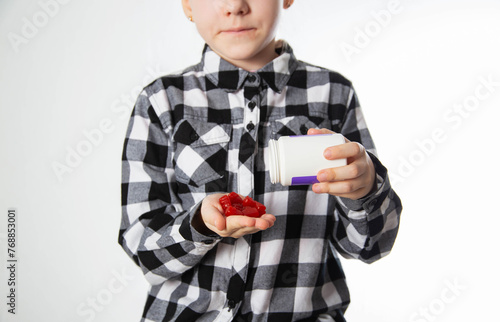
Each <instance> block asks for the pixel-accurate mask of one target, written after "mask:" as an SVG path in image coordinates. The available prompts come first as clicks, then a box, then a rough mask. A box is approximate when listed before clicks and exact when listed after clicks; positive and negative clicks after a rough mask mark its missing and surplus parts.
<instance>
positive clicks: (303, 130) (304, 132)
mask: <svg viewBox="0 0 500 322" xmlns="http://www.w3.org/2000/svg"><path fill="white" fill-rule="evenodd" d="M308 130H309V129H308V128H307V126H305V125H302V126H301V127H300V133H302V134H303V135H306V134H307V131H308Z"/></svg>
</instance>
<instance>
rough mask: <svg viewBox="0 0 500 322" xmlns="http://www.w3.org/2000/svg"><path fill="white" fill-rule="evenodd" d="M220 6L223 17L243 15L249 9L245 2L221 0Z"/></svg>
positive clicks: (242, 0)
mask: <svg viewBox="0 0 500 322" xmlns="http://www.w3.org/2000/svg"><path fill="white" fill-rule="evenodd" d="M220 4H221V9H222V10H223V13H224V15H225V16H230V15H236V16H238V15H245V14H247V13H248V11H249V9H250V8H249V7H248V3H247V1H245V0H221V1H220Z"/></svg>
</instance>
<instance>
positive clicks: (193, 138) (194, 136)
mask: <svg viewBox="0 0 500 322" xmlns="http://www.w3.org/2000/svg"><path fill="white" fill-rule="evenodd" d="M190 138H191V141H193V142H194V141H196V140H198V139H199V138H200V136H199V135H198V133H196V132H193V133H191V136H190Z"/></svg>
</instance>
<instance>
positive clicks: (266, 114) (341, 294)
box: [119, 42, 402, 321]
mask: <svg viewBox="0 0 500 322" xmlns="http://www.w3.org/2000/svg"><path fill="white" fill-rule="evenodd" d="M280 44H281V46H280V48H279V49H277V51H278V50H279V53H280V55H279V57H277V58H276V59H275V60H273V61H272V62H270V63H269V64H267V65H266V66H264V67H263V68H262V69H260V70H258V71H256V72H248V71H245V70H242V69H239V68H237V67H235V66H233V65H231V64H229V63H228V62H227V61H224V60H223V59H221V58H220V57H219V56H218V55H217V54H215V53H214V52H213V51H211V50H210V48H209V47H207V46H206V47H205V50H204V52H203V57H202V61H201V62H200V63H199V64H197V65H195V66H192V67H190V68H188V69H186V70H184V71H183V72H181V73H179V74H174V75H169V76H165V77H161V78H159V79H157V80H156V81H155V82H153V83H152V84H150V85H148V86H147V87H146V88H145V89H144V90H143V92H142V93H141V94H140V96H139V98H138V100H137V103H136V106H135V108H134V110H133V112H132V116H131V119H130V124H129V127H128V130H127V136H126V139H125V145H124V151H123V183H122V208H123V217H122V223H121V229H120V237H119V242H120V244H121V245H122V246H123V248H124V249H125V251H126V252H127V253H128V254H129V255H130V256H131V257H132V258H133V260H134V261H135V262H136V263H137V264H138V265H139V266H140V267H141V268H142V271H143V272H144V275H145V277H146V279H147V280H148V281H149V282H150V283H151V289H150V292H149V296H148V299H147V301H146V305H145V309H144V314H143V319H142V321H195V320H197V321H231V320H234V321H299V320H300V321H344V318H343V313H344V312H345V310H346V308H347V305H348V303H349V292H348V289H347V285H346V281H345V276H344V273H343V270H342V268H341V265H340V262H339V258H338V257H337V252H339V253H340V254H342V255H343V256H345V257H348V258H356V259H360V260H362V261H365V262H373V261H375V260H377V259H379V258H381V257H383V256H384V255H386V254H388V253H389V251H390V250H391V248H392V245H393V243H394V240H395V238H396V234H397V230H398V226H399V216H400V213H401V209H402V206H401V203H400V200H399V198H398V196H397V195H396V194H395V193H394V191H393V190H392V188H391V185H390V183H389V180H388V177H387V171H386V169H385V168H384V167H383V166H382V164H381V163H380V162H379V161H378V160H377V158H376V157H375V149H374V144H373V142H372V140H371V137H370V134H369V132H368V129H367V128H366V124H365V121H364V118H363V115H362V112H361V109H360V107H359V105H358V101H357V98H356V95H355V92H354V90H353V87H352V85H351V83H350V82H349V81H348V80H346V79H345V78H344V77H342V76H341V75H339V74H338V73H335V72H332V71H329V70H326V69H323V68H320V67H316V66H312V65H310V64H306V63H304V62H301V61H298V60H297V59H296V58H295V56H294V55H293V52H292V49H291V48H290V47H289V46H288V45H287V44H286V43H285V42H280ZM311 127H313V128H329V129H331V130H333V131H335V132H338V133H342V134H343V135H344V136H345V137H347V138H348V139H349V140H351V141H357V142H360V143H361V144H363V145H364V146H365V147H366V148H367V150H368V151H369V152H370V153H371V154H370V156H371V157H372V159H373V161H374V164H375V168H376V171H377V185H378V189H377V191H376V192H375V193H373V194H372V195H370V196H368V197H365V198H363V199H362V200H356V201H353V200H348V199H343V198H338V197H334V196H330V195H327V194H321V195H317V194H315V193H314V192H312V190H311V187H310V186H292V187H283V186H281V185H280V184H275V185H273V184H271V183H270V179H269V171H268V170H269V165H268V163H267V162H266V159H267V154H268V141H269V139H277V138H279V137H280V136H283V135H301V134H305V133H306V132H307V130H308V129H309V128H311ZM230 191H235V192H238V193H240V194H242V195H249V196H251V197H253V198H254V199H256V200H258V201H259V202H261V203H263V204H264V205H266V206H267V210H268V213H271V214H273V215H275V216H276V222H275V225H274V226H273V227H272V228H270V229H268V230H266V231H262V232H258V233H255V234H253V235H247V236H244V237H242V238H239V239H233V238H220V237H219V236H215V235H214V236H205V235H202V234H200V233H199V232H197V231H196V230H194V229H193V227H192V226H191V224H190V223H191V220H192V218H193V215H194V213H195V212H196V211H197V210H198V209H199V206H200V202H201V201H202V200H203V198H204V197H205V196H207V194H211V193H215V192H230Z"/></svg>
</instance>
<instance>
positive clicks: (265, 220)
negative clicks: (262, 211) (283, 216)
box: [255, 214, 276, 230]
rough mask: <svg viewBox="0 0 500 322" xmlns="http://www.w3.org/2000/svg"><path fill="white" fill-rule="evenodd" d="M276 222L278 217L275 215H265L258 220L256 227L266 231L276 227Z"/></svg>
mask: <svg viewBox="0 0 500 322" xmlns="http://www.w3.org/2000/svg"><path fill="white" fill-rule="evenodd" d="M275 221H276V217H274V216H273V215H270V214H267V215H263V216H262V217H260V218H257V220H256V221H255V227H257V228H259V229H260V230H266V229H268V228H271V227H272V226H274V222H275Z"/></svg>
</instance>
